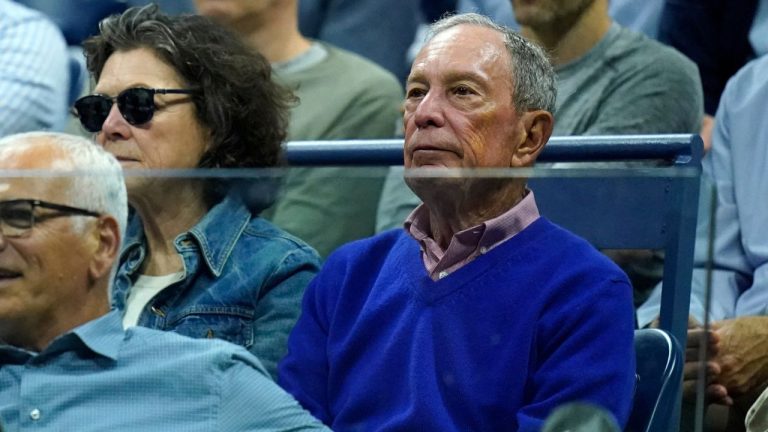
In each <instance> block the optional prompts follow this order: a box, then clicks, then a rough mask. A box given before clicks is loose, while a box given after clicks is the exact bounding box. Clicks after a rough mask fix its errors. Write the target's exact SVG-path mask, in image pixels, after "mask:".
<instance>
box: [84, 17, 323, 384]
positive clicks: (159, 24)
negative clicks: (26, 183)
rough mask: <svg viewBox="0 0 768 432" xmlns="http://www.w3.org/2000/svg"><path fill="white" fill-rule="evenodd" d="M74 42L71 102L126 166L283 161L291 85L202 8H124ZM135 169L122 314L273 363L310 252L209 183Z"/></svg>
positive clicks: (119, 288) (310, 269)
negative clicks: (80, 56) (78, 72)
mask: <svg viewBox="0 0 768 432" xmlns="http://www.w3.org/2000/svg"><path fill="white" fill-rule="evenodd" d="M84 50H85V53H86V57H87V60H88V70H89V71H90V73H91V74H92V75H93V79H94V81H95V82H96V87H95V89H94V94H93V95H89V96H85V97H83V98H81V99H80V100H78V101H77V103H76V104H75V108H76V110H77V112H78V115H79V117H80V121H81V122H82V124H83V127H85V129H87V130H89V131H90V132H93V133H94V134H95V139H96V141H97V142H98V143H99V145H101V146H103V147H104V148H105V149H106V150H107V151H108V152H110V153H112V154H114V155H115V157H117V159H118V160H119V161H120V164H121V165H122V166H123V168H125V169H126V170H133V169H145V168H151V169H193V168H196V167H199V168H246V167H248V168H259V167H272V166H275V165H276V164H277V163H278V161H279V160H280V158H281V144H282V142H283V140H284V138H285V128H286V125H287V121H288V116H287V107H288V104H289V102H290V100H291V96H290V94H289V92H287V91H286V90H285V89H283V88H282V87H280V86H278V85H277V84H275V83H274V82H273V81H272V79H271V68H270V67H269V64H268V63H267V62H266V60H264V58H263V57H262V56H260V55H258V54H257V53H255V52H253V51H252V50H250V49H249V48H247V47H246V46H245V45H244V44H243V43H242V42H241V41H240V40H239V38H237V36H235V35H234V34H232V33H230V32H228V31H226V30H225V29H223V28H221V27H220V26H218V25H217V24H215V23H213V22H211V21H210V20H208V19H207V18H204V17H200V16H195V15H182V16H177V17H176V16H175V17H170V16H167V15H165V14H162V13H160V12H159V11H158V10H157V8H156V7H154V6H146V7H144V8H141V9H139V8H131V9H128V10H127V11H126V12H124V13H123V14H122V15H115V16H112V17H110V18H107V19H105V20H104V21H102V23H101V34H100V35H97V36H95V37H93V38H91V39H89V40H88V41H86V42H85V44H84ZM115 102H116V103H115ZM235 108H236V109H235ZM138 174H139V175H136V176H133V177H129V178H128V185H127V186H128V199H129V201H130V203H131V206H132V208H133V209H134V210H135V212H134V213H133V216H132V217H131V219H130V221H129V224H128V231H127V234H126V241H125V245H124V247H123V250H122V251H121V254H120V266H119V271H118V273H117V277H116V280H115V286H114V289H113V296H114V299H113V300H114V304H115V306H116V307H117V308H118V309H120V310H122V311H124V313H125V315H124V317H123V323H124V325H125V326H126V327H130V326H134V325H142V326H147V327H152V328H158V329H162V330H172V331H176V332H178V333H181V334H184V335H187V336H192V337H207V338H210V337H216V338H222V339H225V340H227V341H230V342H234V343H237V344H239V345H243V346H245V347H246V348H248V349H249V350H250V351H251V352H253V353H254V354H256V355H257V356H258V357H259V358H260V359H261V361H262V362H263V363H264V365H265V367H266V368H267V371H269V372H270V373H274V371H275V367H276V364H277V360H278V359H280V358H281V357H282V356H283V355H284V353H285V344H286V339H287V337H288V333H289V332H290V329H291V328H292V327H293V325H294V323H295V321H296V319H297V318H298V314H299V309H300V301H301V297H302V294H303V292H304V288H305V287H306V285H307V284H308V282H309V280H310V279H311V278H312V277H313V276H314V275H315V273H316V271H317V269H318V265H319V260H318V257H317V254H316V253H315V252H314V251H313V250H312V249H311V248H310V247H309V246H307V245H306V244H305V243H303V242H302V241H301V240H298V239H297V238H295V237H292V236H291V235H289V234H287V233H285V232H284V231H282V230H280V229H278V228H277V227H275V226H274V225H272V224H271V223H269V222H267V221H266V220H264V219H262V218H261V217H259V216H258V211H259V210H260V207H259V206H257V205H255V203H252V202H250V201H246V200H244V199H243V197H242V194H237V193H234V192H229V191H228V190H227V189H226V188H225V187H224V186H223V185H222V184H220V183H214V182H213V181H208V182H206V181H203V180H201V179H190V178H184V179H181V178H148V177H146V175H141V173H138Z"/></svg>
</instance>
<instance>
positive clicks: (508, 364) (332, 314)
mask: <svg viewBox="0 0 768 432" xmlns="http://www.w3.org/2000/svg"><path fill="white" fill-rule="evenodd" d="M554 104H555V76H554V73H553V71H552V68H551V66H550V64H549V62H548V60H547V58H546V56H545V54H544V53H543V51H542V50H541V49H539V48H538V47H536V46H535V45H533V44H531V43H530V42H528V41H526V40H525V39H523V38H522V37H521V36H519V35H518V34H517V33H515V32H510V31H508V30H507V29H506V28H503V27H499V26H497V25H496V24H494V23H493V22H491V21H490V20H488V19H487V18H485V17H483V16H480V15H475V14H467V15H456V16H453V17H450V18H446V19H444V20H441V21H438V22H437V23H436V24H434V26H433V28H432V33H431V36H430V37H429V39H428V42H427V43H426V45H425V46H424V47H423V48H422V50H421V51H420V53H419V55H418V56H417V57H416V60H415V62H414V64H413V67H412V69H411V74H410V76H409V78H408V85H407V87H406V100H405V104H404V108H405V115H404V122H405V149H404V157H405V164H406V167H407V168H421V167H435V168H437V169H441V168H477V169H482V168H504V167H530V166H531V165H532V164H533V163H534V161H535V159H536V157H537V156H538V155H539V153H540V152H541V150H542V149H543V147H544V144H545V143H546V142H547V140H548V139H549V136H550V134H551V132H552V127H553V117H552V114H551V113H550V112H551V111H552V109H553V108H554ZM450 172H451V173H452V172H453V171H450ZM446 177H448V178H426V177H421V178H417V177H409V178H407V179H406V180H407V182H408V185H409V186H410V187H411V188H412V189H413V191H414V192H415V193H416V194H417V195H418V196H419V197H420V198H421V199H422V200H423V201H424V204H422V205H421V206H419V207H418V208H417V209H416V210H415V211H414V212H413V213H412V214H411V215H410V216H409V217H408V219H407V220H406V222H405V227H406V229H405V230H403V229H397V230H391V231H388V232H385V233H382V234H379V235H377V236H375V237H372V238H370V239H366V240H362V241H358V242H354V243H351V244H349V245H347V246H344V247H342V248H340V249H339V250H338V251H337V252H335V253H334V254H332V255H331V257H329V258H328V260H327V262H326V263H325V266H324V267H323V269H322V270H321V271H320V273H319V274H318V276H317V277H316V278H315V279H314V281H313V282H312V283H311V284H310V286H309V288H308V289H307V293H306V295H305V297H304V302H303V309H302V314H301V317H300V318H299V321H298V323H297V325H296V327H295V328H294V330H293V332H292V333H291V336H290V339H289V344H288V346H289V348H288V354H287V356H286V358H285V359H284V360H283V361H282V363H281V365H280V373H279V377H280V383H281V384H282V385H283V387H284V388H285V389H286V390H288V391H289V392H291V393H292V394H293V395H294V396H296V398H297V399H298V400H299V402H300V403H301V404H302V405H303V406H304V407H305V408H307V409H308V410H309V411H310V412H312V413H313V414H314V415H315V416H316V417H318V418H320V419H321V420H322V421H323V422H325V423H326V424H327V425H329V426H330V427H331V428H334V429H338V430H350V429H353V428H354V429H358V430H440V431H451V430H461V431H464V430H488V431H499V430H514V431H539V430H540V429H541V428H542V425H543V423H544V420H545V419H546V418H547V416H548V415H549V414H550V411H552V410H553V409H554V408H556V407H558V406H560V405H562V404H565V403H567V402H576V401H581V402H587V403H591V404H594V405H597V406H599V407H602V408H605V409H606V410H607V411H608V412H609V413H610V414H611V415H612V416H613V417H615V418H616V419H617V421H618V423H619V424H620V425H622V426H623V425H624V424H625V423H626V421H627V418H628V416H629V411H630V406H631V401H632V391H633V386H634V380H635V375H634V372H635V369H634V361H635V360H634V358H635V357H634V350H633V319H632V299H631V293H632V289H631V287H630V285H629V282H628V280H627V278H626V276H625V275H624V274H623V273H622V272H621V271H620V270H619V269H618V267H616V266H615V264H613V263H612V262H611V261H610V260H608V259H607V258H606V257H605V256H603V255H602V254H600V253H599V252H598V251H596V250H595V249H593V248H592V247H591V246H590V245H589V244H587V243H586V242H585V241H584V240H582V239H580V238H578V237H576V236H574V235H573V234H570V233H568V232H567V231H565V230H563V229H562V228H560V227H557V226H555V225H554V224H552V223H551V222H550V221H548V220H547V219H545V218H543V217H540V216H539V214H538V210H537V208H536V202H535V199H534V196H533V192H531V191H530V190H527V189H526V187H525V180H524V179H521V178H509V179H487V178H486V179H482V178H471V179H470V178H460V177H452V178H451V177H450V176H446Z"/></svg>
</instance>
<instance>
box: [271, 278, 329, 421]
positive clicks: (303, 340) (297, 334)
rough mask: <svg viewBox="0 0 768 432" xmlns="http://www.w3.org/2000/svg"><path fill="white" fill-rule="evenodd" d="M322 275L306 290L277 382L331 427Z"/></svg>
mask: <svg viewBox="0 0 768 432" xmlns="http://www.w3.org/2000/svg"><path fill="white" fill-rule="evenodd" d="M324 273H325V271H324V272H321V273H320V274H319V275H318V277H317V278H316V279H315V280H314V281H312V283H311V284H310V285H309V287H308V288H307V292H306V294H305V295H304V301H303V304H302V311H301V317H300V318H299V321H298V322H297V323H296V327H294V329H293V332H291V336H290V338H289V339H288V354H287V355H286V356H285V358H284V359H283V361H282V362H281V363H280V370H279V374H278V376H279V379H278V382H279V383H280V386H282V387H283V388H284V389H285V390H286V391H288V392H289V393H291V394H292V395H293V396H294V397H295V398H296V399H297V400H298V401H299V402H300V403H301V405H302V406H303V407H304V408H306V409H307V410H309V412H311V413H312V415H314V416H315V417H317V418H319V419H320V420H322V421H323V422H324V423H325V424H331V423H332V421H333V419H332V418H331V414H330V409H329V408H328V404H329V401H328V399H327V395H328V385H327V383H328V370H329V366H328V358H327V354H326V351H327V348H326V347H327V342H328V328H329V327H328V314H327V313H326V312H325V307H324V306H323V301H322V296H321V295H320V294H318V290H319V289H320V287H321V286H322V281H321V280H320V279H322V278H323V276H324Z"/></svg>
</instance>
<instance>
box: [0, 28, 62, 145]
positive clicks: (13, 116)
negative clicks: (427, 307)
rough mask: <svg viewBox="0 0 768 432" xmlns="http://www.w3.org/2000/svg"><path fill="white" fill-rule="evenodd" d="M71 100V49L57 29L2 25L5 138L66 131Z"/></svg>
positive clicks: (0, 113) (0, 104)
mask: <svg viewBox="0 0 768 432" xmlns="http://www.w3.org/2000/svg"><path fill="white" fill-rule="evenodd" d="M2 18H3V19H5V17H4V16H3V17H2ZM68 94H69V63H68V57H67V47H66V44H65V42H64V38H63V36H62V35H61V32H60V31H59V30H58V29H57V28H56V27H55V26H54V24H53V23H51V22H48V21H46V20H45V19H43V18H42V17H39V18H27V19H23V20H21V19H20V20H18V21H10V22H0V95H2V96H0V136H4V135H10V134H13V133H18V132H25V131H35V130H42V129H56V128H63V127H64V124H65V121H66V117H67V103H68V100H67V96H68Z"/></svg>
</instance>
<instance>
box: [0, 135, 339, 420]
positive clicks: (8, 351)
mask: <svg viewBox="0 0 768 432" xmlns="http://www.w3.org/2000/svg"><path fill="white" fill-rule="evenodd" d="M28 169H32V170H51V171H52V172H55V173H56V174H59V173H60V174H61V176H60V177H59V176H57V177H46V178H35V177H34V176H20V177H17V178H8V177H5V178H3V179H0V287H1V288H2V294H0V341H2V342H0V423H2V424H3V427H4V428H5V430H14V431H15V430H22V429H28V428H33V429H37V428H39V429H41V430H57V431H106V430H119V431H125V430H179V431H181V430H183V431H253V430H264V431H296V430H321V429H324V428H323V427H322V425H321V424H320V423H319V422H318V421H317V420H315V419H313V418H312V417H311V416H310V415H309V414H308V413H307V412H306V411H304V410H302V409H301V407H300V406H299V405H298V404H297V403H296V401H295V400H293V399H292V398H291V397H290V396H289V395H288V394H286V393H285V392H284V391H283V390H281V389H280V388H279V387H278V386H277V384H275V383H274V382H273V381H272V380H271V379H270V378H269V375H268V374H267V372H266V371H265V369H264V368H263V366H262V365H261V363H259V361H258V360H257V359H256V358H255V357H253V356H252V355H251V354H249V353H248V352H247V351H246V350H245V349H243V348H242V347H238V346H235V345H232V344H229V343H226V342H222V341H200V340H194V339H191V338H187V337H184V336H180V335H178V334H173V333H170V332H162V331H158V330H152V329H146V328H140V327H134V328H131V329H128V330H127V331H124V330H123V328H122V326H121V322H120V321H121V317H120V314H119V312H117V311H114V310H113V311H111V312H110V310H109V295H108V294H107V292H108V288H109V285H110V281H111V278H112V274H113V271H114V269H115V263H116V259H117V256H118V252H119V248H120V242H121V238H122V233H123V231H124V229H125V225H126V216H127V210H128V208H127V203H126V191H125V185H124V182H123V178H122V175H121V169H120V165H119V164H118V163H117V161H116V160H115V159H114V158H113V157H112V156H110V155H109V154H107V153H106V152H104V151H103V150H101V149H100V148H99V147H97V146H94V145H93V144H91V143H90V142H89V141H88V140H86V139H84V138H80V137H72V136H68V135H59V134H51V133H46V134H40V133H32V134H24V135H14V136H11V137H6V138H5V139H3V140H0V170H28ZM89 170H90V171H89ZM86 171H88V172H90V173H91V174H90V175H89V174H83V172H86ZM73 172H78V174H72V173H73Z"/></svg>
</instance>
